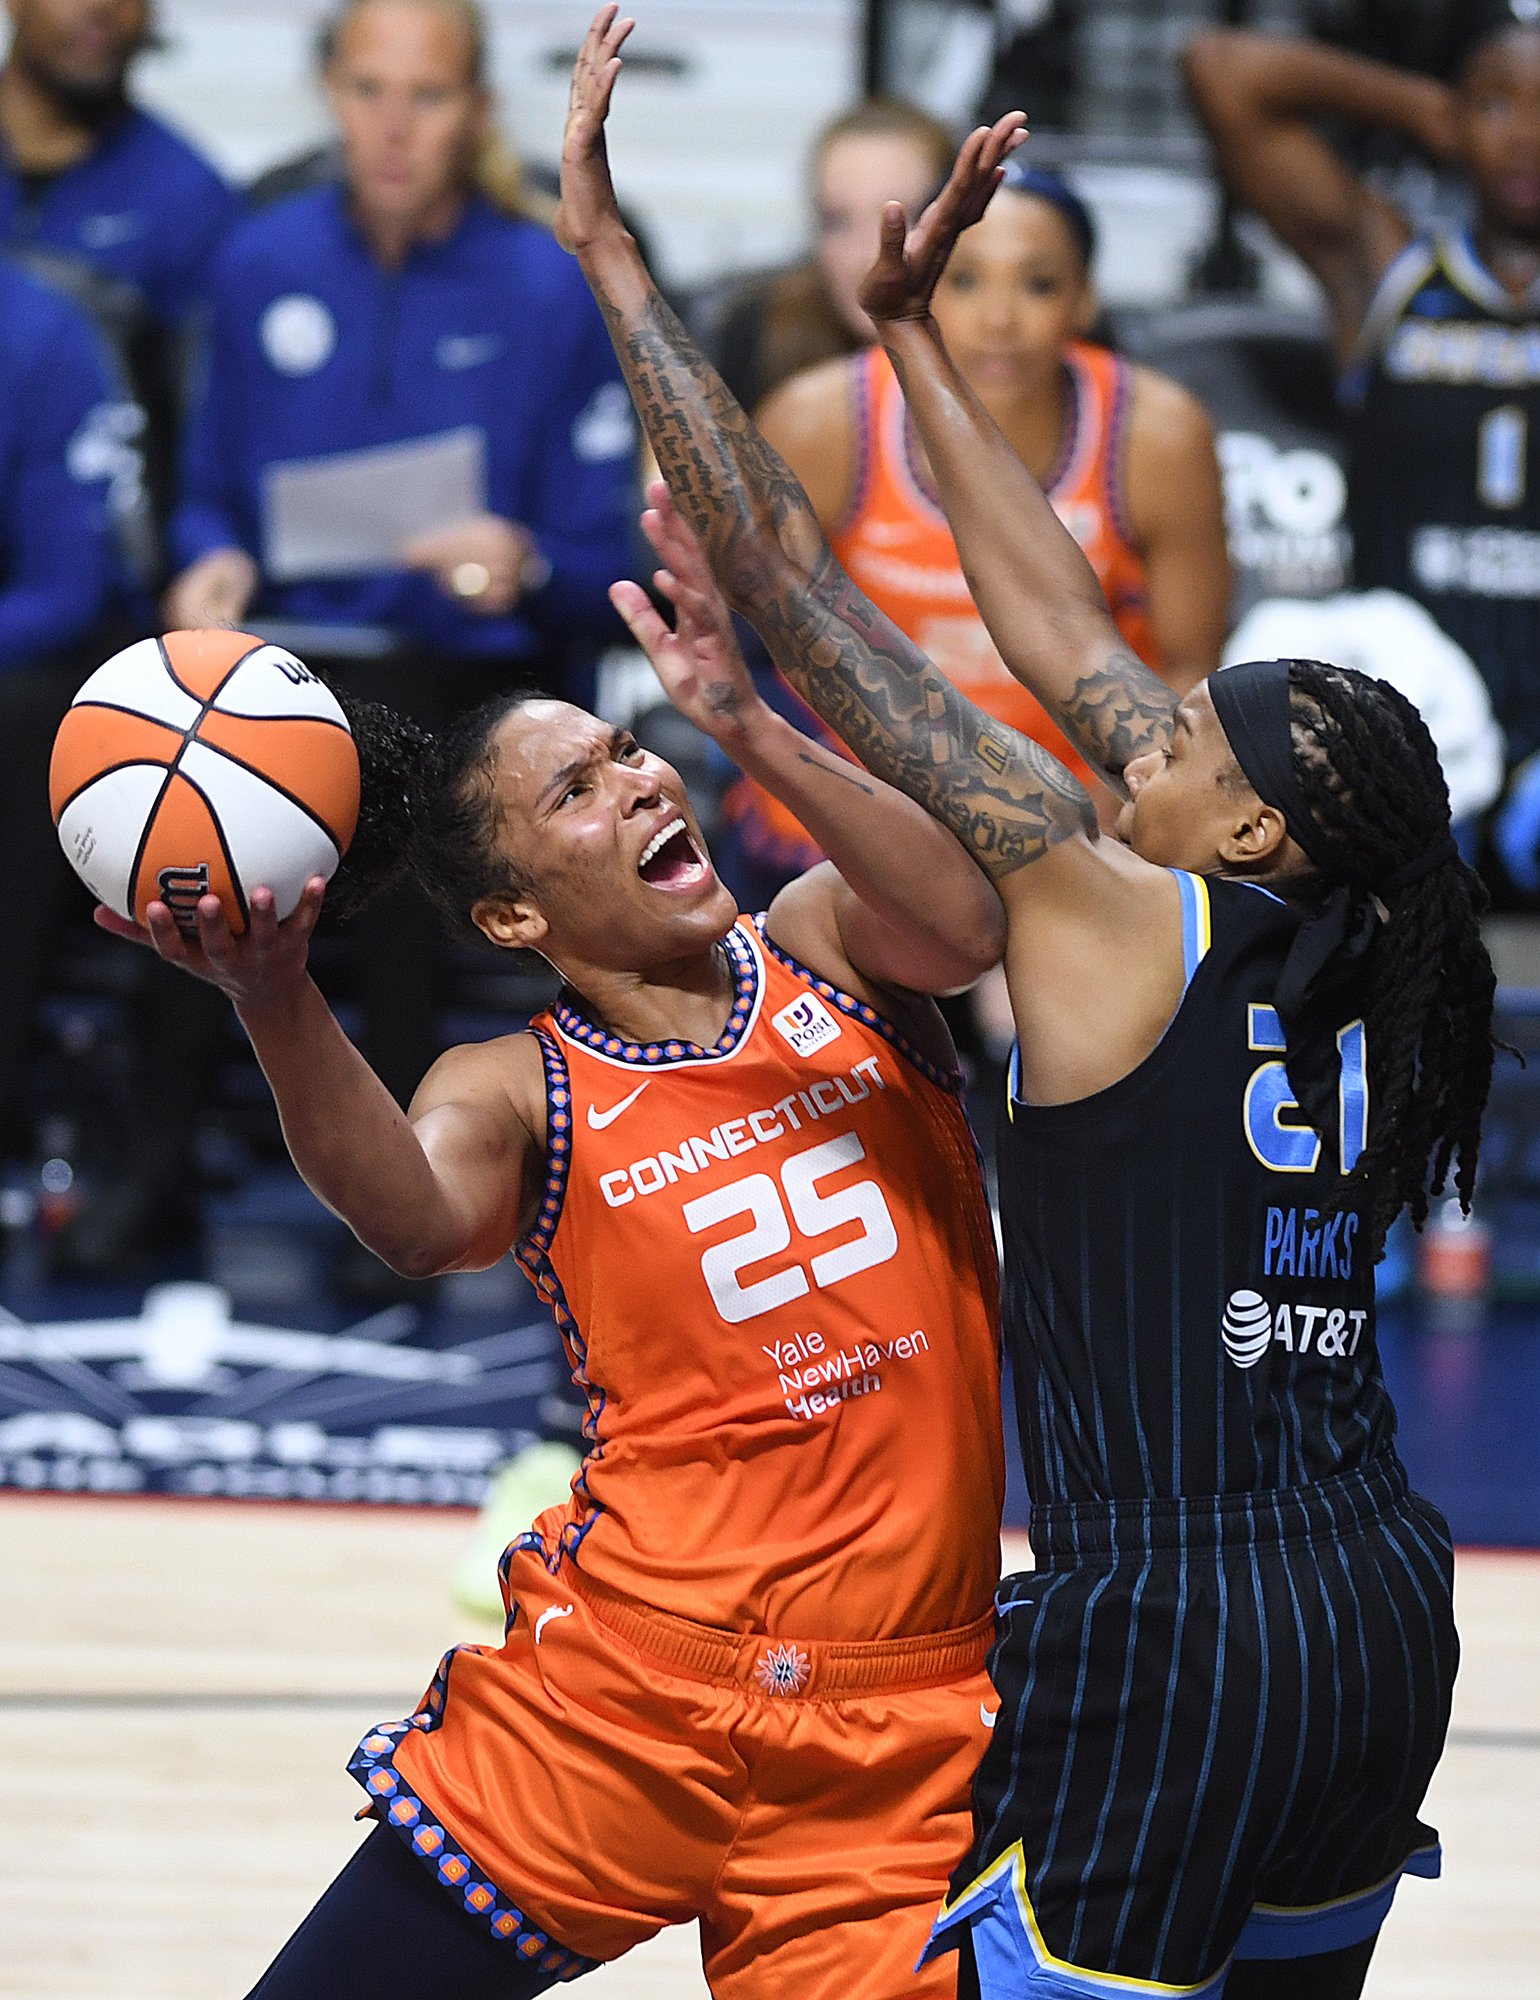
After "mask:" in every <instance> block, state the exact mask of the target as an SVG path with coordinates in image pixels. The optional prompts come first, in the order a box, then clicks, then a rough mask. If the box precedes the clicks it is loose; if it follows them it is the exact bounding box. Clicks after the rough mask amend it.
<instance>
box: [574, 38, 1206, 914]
mask: <svg viewBox="0 0 1540 2000" xmlns="http://www.w3.org/2000/svg"><path fill="white" fill-rule="evenodd" d="M616 13H617V10H616V9H615V8H614V7H613V6H607V7H604V8H602V9H601V10H600V12H599V14H598V16H597V17H596V18H595V21H594V25H593V27H592V28H591V29H590V31H589V34H588V38H587V40H586V42H585V44H584V47H583V50H582V52H581V54H580V56H579V58H578V63H577V67H576V70H575V72H574V77H573V97H572V108H571V112H570V114H569V117H568V124H567V136H566V141H565V144H564V147H563V152H562V210H561V218H560V222H559V228H560V230H561V233H562V235H563V238H564V240H565V241H566V242H567V243H568V245H569V246H570V247H571V248H572V249H573V250H575V251H576V253H577V255H578V257H579V259H580V260H581V262H582V265H583V270H584V274H585V276H586V277H587V279H588V282H589V284H590V286H591V287H592V289H593V292H594V296H595V297H596V298H597V299H598V301H599V305H600V308H601V309H602V311H603V313H604V316H605V319H606V321H607V322H608V324H609V328H610V336H611V339H612V340H613V341H614V343H615V348H616V351H617V353H618V354H619V356H620V360H621V365H622V367H623V368H624V370H625V374H626V380H627V383H628V385H629V387H630V389H631V394H632V400H633V401H634V402H635V404H636V407H637V410H638V412H639V414H640V415H641V418H642V422H643V425H644V427H645V429H646V432H647V437H648V441H649V442H650V443H651V445H652V447H653V451H654V453H655V454H656V456H657V460H658V465H659V469H660V470H661V471H662V473H663V476H664V478H665V479H666V480H667V482H668V486H669V489H670V491H671V492H672V494H673V496H674V499H675V501H676V502H677V504H678V507H679V510H680V512H681V513H682V514H683V516H684V518H685V519H686V520H687V521H688V523H689V524H690V526H691V528H692V529H693V530H694V531H695V533H696V534H697V535H699V536H700V538H701V541H702V542H703V544H704V545H705V547H706V550H707V553H708V555H709V557H710V560H711V565H712V569H713V571H714V572H715V574H716V576H717V578H718V580H719V582H720V583H721V585H722V587H723V589H724V591H725V593H726V595H727V597H728V599H729V601H730V602H731V603H732V604H733V606H734V608H735V609H736V610H739V611H741V612H742V613H743V615H744V616H745V617H747V618H748V619H749V620H750V621H751V622H752V623H753V624H754V625H755V626H756V627H757V628H758V629H759V631H760V633H761V634H762V636H763V637H764V639H765V642H766V644H767V645H768V646H769V648H770V652H771V655H772V657H773V658H774V660H775V663H776V665H777V666H778V667H779V668H780V670H781V672H782V673H783V674H784V675H785V676H786V678H787V680H788V681H790V682H791V684H792V686H793V687H794V688H796V690H797V692H798V693H799V694H800V695H801V696H802V697H803V699H804V700H805V701H806V702H807V703H808V705H809V706H810V707H811V708H812V709H813V710H814V711H815V712H816V713H817V714H818V715H820V716H822V718H823V719H824V721H825V722H827V723H828V724H829V725H830V727H831V728H832V729H834V730H835V731H836V732H837V733H838V734H839V735H840V736H841V737H842V738H843V740H844V741H845V742H846V743H848V744H849V745H850V747H851V749H852V750H854V751H855V752H856V754H857V756H858V757H860V759H861V761H862V762H863V763H864V764H865V765H866V766H867V768H868V769H869V770H871V771H873V772H875V773H876V775H877V776H878V777H880V778H883V779H885V780H886V781H887V782H888V783H890V784H892V785H895V786H896V787H897V788H898V789H899V790H900V791H902V792H906V793H907V794H908V796H909V797H910V798H912V799H914V800H916V801H917V802H918V803H919V804H921V805H923V806H924V807H925V808H926V810H927V811H928V812H930V813H931V814H932V815H933V816H934V817H935V818H937V819H939V820H940V821H941V822H942V824H943V825H945V826H947V827H949V828H950V829H951V830H952V832H953V833H954V834H956V835H957V836H958V838H959V839H960V840H961V841H962V843H963V845H964V847H966V848H967V850H968V852H969V853H970V854H971V855H973V857H974V858H975V860H976V861H978V863H979V864H980V866H982V867H983V869H984V870H985V872H986V873H987V874H988V875H990V877H991V878H992V879H993V880H995V881H996V882H997V883H998V882H1000V881H1002V880H1003V879H1004V878H1005V877H1007V876H1011V875H1014V874H1015V873H1016V872H1017V871H1018V870H1020V869H1021V868H1023V867H1024V866H1025V865H1026V864H1028V863H1029V862H1032V861H1035V860H1038V859H1039V858H1040V857H1042V856H1043V855H1044V854H1046V853H1048V852H1049V851H1050V850H1051V849H1053V848H1054V847H1056V846H1058V845H1059V844H1061V843H1064V842H1069V841H1073V840H1075V839H1076V838H1077V837H1079V838H1080V839H1082V840H1084V839H1092V838H1094V837H1095V832H1096V823H1095V814H1094V812H1093V810H1092V807H1091V803H1090V800H1089V799H1088V798H1087V796H1086V794H1085V791H1084V789H1083V788H1082V787H1081V786H1080V785H1079V784H1078V783H1077V782H1076V781H1075V779H1074V778H1072V777H1071V776H1070V775H1069V773H1068V772H1066V771H1065V770H1064V769H1063V767H1062V766H1061V765H1059V764H1058V763H1057V762H1055V760H1054V759H1053V758H1052V757H1051V756H1049V755H1048V753H1047V752H1046V751H1044V750H1042V749H1040V748H1039V747H1038V745H1036V744H1035V743H1032V742H1030V741H1029V740H1028V739H1027V738H1025V737H1022V736H1019V735H1017V734H1016V732H1015V731H1013V730H1010V729H1007V728H1006V727H1005V726H1004V725H1003V724H1001V723H998V722H996V721H994V720H993V719H992V718H991V717H989V716H987V715H984V714H983V713H982V712H981V711H980V710H978V709H976V708H974V707H973V706H972V704H971V703H969V702H968V701H966V700H965V699H964V698H963V696H962V695H961V694H959V693H958V691H957V689H956V688H955V687H953V685H952V683H951V682H950V681H948V680H947V679H946V678H945V676H944V675H942V674H941V673H939V672H938V671H937V669H936V668H935V667H934V666H933V665H932V664H931V662H930V661H929V660H928V659H927V658H926V657H925V655H924V654H923V653H922V652H921V651H920V650H919V648H918V647H916V646H915V645H913V644H912V643H911V642H910V641H909V640H908V639H906V638H905V637H904V635H903V634H902V633H901V632H900V631H899V630H898V628H897V627H896V626H895V625H893V624H892V623H891V621H890V620H888V619H886V618H884V617H883V616H882V614H881V613H880V612H878V611H877V610H876V609H875V607H874V606H873V605H872V604H871V603H870V602H869V601H868V600H867V599H866V598H865V597H864V596H863V595H862V594H861V592H860V591H859V590H857V589H856V587H855V585H854V584H853V583H851V581H850V579H849V578H848V577H847V576H846V575H845V573H844V571H843V570H842V569H841V568H840V567H839V565H838V563H837V562H836V561H835V560H834V556H833V553H832V551H831V550H830V548H829V545H828V542H827V541H826V539H825V537H824V533H823V530H822V528H821V527H820V526H819V523H818V520H817V517H816V515H815V514H814V512H813V509H812V507H811V505H810V504H809V502H808V498H807V495H806V494H805V493H804V492H803V490H802V488H801V486H799V485H798V483H797V481H796V479H795V478H794V477H793V476H792V474H791V472H790V471H789V470H788V469H787V467H786V465H785V464H784V463H783V462H782V460H781V459H780V458H779V457H777V455H776V454H775V453H774V452H773V451H772V450H771V449H770V447H769V446H768V445H767V444H766V443H765V440H764V439H763V438H762V437H761V436H760V434H759V432H758V431H757V430H756V429H755V428H754V425H753V424H752V423H751V422H750V420H749V419H748V418H747V417H746V416H745V415H744V413H743V411H742V410H741V409H740V408H739V406H738V405H737V403H736V402H734V400H733V398H732V396H731V395H730V394H729V393H728V390H727V388H726V385H725V384H724V383H723V382H722V379H721V377H720V376H719V375H718V374H717V373H716V371H715V370H714V369H713V368H712V367H711V366H710V364H709V363H708V362H707V361H706V359H705V357H704V356H703V355H702V354H701V352H700V350H699V349H698V348H697V347H696V345H695V343H694V342H693V341H692V340H691V338H690V336H689V334H688V333H687V332H686V331H685V329H684V327H683V326H682V325H681V324H680V322H679V320H678V319H677V317H676V316H675V315H674V314H673V312H671V311H670V309H669V308H668V306H667V305H666V304H665V303H664V301H663V299H662V298H661V296H660V295H659V293H658V290H657V288H656V286H655V285H654V284H653V281H652V278H651V276H650V275H649V273H648V271H647V267H646V265H645V264H644V263H643V261H642V258H641V255H640V252H639V251H638V249H637V246H636V243H635V241H634V240H633V239H632V237H631V236H630V234H629V232H628V231H627V230H626V228H625V225H624V223H623V222H622V220H621V217H620V212H619V209H618V207H617V206H616V203H615V195H614V189H613V187H612V186H611V183H610V175H609V167H608V162H607V160H606V157H605V148H604V118H605V113H606V111H607V109H608V105H609V98H610V93H611V91H612V89H613V87H614V81H615V77H616V75H617V74H618V72H619V68H620V59H619V50H620V47H621V45H622V44H623V43H624V41H625V39H626V36H627V34H628V33H629V32H630V28H631V23H630V22H629V21H623V20H617V18H616ZM1168 693H1169V691H1168Z"/></svg>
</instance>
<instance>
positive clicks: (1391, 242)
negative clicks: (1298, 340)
mask: <svg viewBox="0 0 1540 2000" xmlns="http://www.w3.org/2000/svg"><path fill="white" fill-rule="evenodd" d="M1186 67H1187V82H1188V86H1189V88H1190V89H1191V91H1192V97H1193V103H1194V104H1195V105H1196V107H1197V111H1198V116H1199V117H1200V118H1201V119H1202V120H1203V123H1204V124H1205V126H1206V127H1207V128H1208V134H1209V137H1210V139H1211V140H1212V141H1213V143H1214V151H1215V153H1216V154H1217V156H1218V160H1219V170H1220V172H1221V173H1222V174H1223V176H1224V178H1225V181H1226V183H1227V185H1228V186H1229V187H1230V189H1231V190H1232V192H1233V193H1234V194H1235V195H1236V196H1238V198H1239V199H1240V200H1241V201H1243V202H1245V204H1246V205H1247V207H1248V208H1253V209H1255V210H1256V212H1257V214H1258V215H1260V216H1261V218H1262V220H1263V221H1264V222H1266V223H1267V224H1268V226H1269V227H1270V228H1271V229H1273V230H1274V231H1275V232H1276V233H1277V235H1278V236H1279V237H1281V238H1282V240H1283V241H1284V242H1285V243H1286V244H1287V245H1288V246H1289V248H1290V249H1291V250H1292V251H1293V252H1294V253H1295V255H1296V256H1297V257H1299V258H1300V259H1301V260H1302V261H1303V262H1304V263H1305V264H1307V265H1308V266H1309V268H1310V269H1311V270H1312V271H1313V272H1314V273H1315V275H1316V276H1317V277H1318V278H1319V279H1320V281H1321V283H1322V285H1323V286H1324V287H1325V289H1326V294H1327V298H1328V300H1329V302H1330V305H1331V311H1332V319H1333V323H1334V328H1335V333H1336V340H1337V349H1338V353H1339V355H1340V356H1341V357H1342V358H1343V359H1346V357H1347V355H1348V354H1349V353H1350V351H1351V349H1352V346H1353V343H1354V342H1355V341H1356V339H1357V337H1358V333H1359V329H1360V328H1361V326H1362V325H1363V319H1364V314H1365V313H1366V312H1367V310H1368V307H1369V301H1370V299H1371V298H1372V296H1373V293H1374V287H1375V286H1376V284H1377V283H1378V282H1379V280H1380V278H1381V276H1382V275H1383V273H1384V271H1385V269H1386V267H1387V265H1389V263H1390V262H1391V260H1392V258H1394V257H1395V256H1396V254H1397V253H1398V251H1400V250H1401V249H1402V248H1403V246H1404V245H1405V244H1406V242H1407V239H1408V237H1409V235H1410V233H1411V232H1410V231H1409V229H1408V228H1407V225H1406V222H1405V220H1404V219H1403V218H1402V216H1401V215H1400V214H1399V213H1398V212H1397V210H1396V209H1395V208H1393V207H1392V206H1391V204H1390V203H1389V202H1388V201H1385V200H1384V199H1383V198H1382V197H1381V196H1379V195H1377V194H1375V193H1374V191H1373V190H1372V189H1371V188H1369V187H1367V186H1366V185H1365V184H1364V183H1363V182H1362V181H1361V180H1359V179H1358V178H1357V177H1356V176H1355V175H1354V174H1352V173H1351V172H1350V171H1349V170H1348V168H1347V167H1346V166H1345V165H1344V164H1343V162H1342V160H1341V159H1340V158H1339V157H1338V155H1337V153H1336V152H1335V151H1334V149H1333V148H1332V146H1331V144H1330V143H1329V142H1328V141H1327V140H1326V139H1324V138H1323V137H1322V136H1321V134H1320V132H1319V131H1317V129H1316V125H1317V122H1318V121H1319V120H1321V119H1323V118H1336V119H1342V120H1346V121H1349V122H1351V123H1354V124H1360V125H1373V126H1379V127H1382V128H1385V129H1388V130H1391V131H1397V132H1402V133H1404V134H1405V135H1406V137H1407V138H1409V139H1411V140H1412V142H1413V143H1414V144H1415V145H1418V146H1420V147H1422V149H1423V150H1424V151H1425V152H1427V153H1429V154H1431V155H1433V156H1434V157H1435V158H1440V157H1442V156H1443V155H1444V154H1445V153H1447V151H1448V150H1449V147H1450V144H1451V140H1452V123H1451V121H1452V103H1451V97H1450V92H1449V90H1448V87H1447V86H1446V85H1444V84H1442V83H1438V82H1435V81H1434V80H1433V79H1432V78H1431V77H1423V76H1415V75H1413V74H1412V73H1411V72H1410V71H1409V70H1400V69H1393V68H1391V67H1390V66H1389V65H1388V64H1386V63H1378V62H1370V61H1368V60H1367V59H1365V58H1364V57H1362V56H1355V55H1350V54H1349V53H1348V52H1347V51H1345V50H1343V49H1334V48H1331V47H1329V46H1328V45H1327V44H1325V43H1323V42H1313V41H1308V40H1304V39H1301V38H1299V37H1295V36H1290V37H1287V38H1285V37H1283V36H1272V35H1256V34H1248V33H1245V32H1243V31H1241V30H1238V29H1217V28H1216V29H1211V30H1209V31H1208V32H1206V33H1204V34H1201V35H1198V36H1196V37H1195V38H1194V39H1193V41H1192V42H1191V43H1190V44H1189V45H1188V49H1187V59H1186Z"/></svg>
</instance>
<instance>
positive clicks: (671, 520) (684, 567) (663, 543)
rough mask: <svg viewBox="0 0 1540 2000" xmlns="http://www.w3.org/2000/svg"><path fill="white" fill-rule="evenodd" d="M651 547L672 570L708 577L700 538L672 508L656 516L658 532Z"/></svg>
mask: <svg viewBox="0 0 1540 2000" xmlns="http://www.w3.org/2000/svg"><path fill="white" fill-rule="evenodd" d="M652 545H653V547H654V548H655V549H656V550H657V552H658V554H659V555H660V556H661V557H662V559H663V561H664V562H665V563H666V564H667V566H668V567H669V568H670V569H672V570H675V571H677V572H679V573H682V574H686V575H693V576H709V575H710V573H711V572H710V566H709V565H708V563H707V560H706V551H705V550H704V549H703V548H702V547H701V543H700V537H699V536H698V535H697V534H696V532H695V530H694V529H693V528H692V527H691V526H690V524H689V522H688V521H687V520H685V518H684V516H683V515H682V514H680V513H679V512H677V511H676V510H675V509H674V508H672V507H671V508H670V509H669V510H668V512H667V513H666V514H665V513H660V514H659V515H658V532H657V536H656V538H655V539H654V540H653V544H652Z"/></svg>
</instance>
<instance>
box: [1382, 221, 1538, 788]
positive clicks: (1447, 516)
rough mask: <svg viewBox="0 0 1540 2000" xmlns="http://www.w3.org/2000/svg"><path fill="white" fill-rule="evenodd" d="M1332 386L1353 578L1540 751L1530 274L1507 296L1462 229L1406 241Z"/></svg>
mask: <svg viewBox="0 0 1540 2000" xmlns="http://www.w3.org/2000/svg"><path fill="white" fill-rule="evenodd" d="M1343 393H1344V398H1345V400H1346V401H1347V402H1348V404H1349V405H1350V407H1351V408H1352V409H1353V410H1354V415H1353V418H1352V426H1351V429H1352V448H1351V453H1350V461H1349V468H1348V518H1349V523H1350V525H1351V527H1352V531H1353V574H1354V580H1355V582H1356V583H1357V585H1358V588H1359V589H1360V590H1369V589H1374V588H1378V587H1381V586H1383V587H1385V588H1388V589H1391V590H1399V591H1404V592H1405V593H1406V595H1407V596H1409V597H1414V598H1416V599H1417V601H1418V602H1419V603H1420V604H1423V605H1425V606H1426V608H1427V610H1428V611H1429V612H1430V613H1431V615H1432V616H1433V617H1434V618H1435V619H1436V620H1437V621H1438V623H1439V624H1440V625H1441V626H1442V627H1443V628H1444V630H1445V631H1446V632H1448V633H1449V635H1450V636H1451V638H1454V639H1456V640H1458V641H1459V643H1460V644H1461V645H1462V646H1463V647H1464V648H1465V650H1466V651H1467V652H1468V653H1469V654H1470V656H1471V658H1472V659H1473V660H1474V661H1475V662H1476V665H1477V666H1478V667H1479V668H1480V670H1481V674H1482V677H1483V678H1484V680H1485V681H1486V683H1487V686H1488V688H1489V689H1490V690H1491V694H1492V702H1493V706H1494V707H1495V709H1496V710H1497V716H1498V720H1499V721H1500V722H1501V723H1502V725H1503V728H1504V729H1505V730H1506V731H1507V732H1508V751H1509V758H1510V761H1512V762H1517V761H1518V760H1519V759H1520V758H1522V757H1527V756H1528V755H1529V754H1530V752H1531V751H1532V750H1534V749H1536V748H1540V698H1537V697H1540V461H1537V459H1536V457H1535V454H1536V452H1537V450H1540V287H1536V288H1535V289H1534V290H1532V291H1531V292H1530V294H1529V295H1528V296H1527V297H1526V298H1524V299H1519V300H1515V299H1514V298H1513V297H1512V295H1511V294H1510V293H1509V292H1508V291H1507V290H1506V289H1505V288H1504V287H1503V286H1502V285H1500V284H1499V283H1498V282H1497V280H1496V279H1495V278H1493V277H1492V276H1491V274H1490V273H1489V272H1488V271H1487V270H1486V269H1485V268H1484V266H1483V265H1482V264H1481V262H1480V260H1479V258H1478V257H1477V255H1476V252H1475V249H1474V248H1473V246H1472V244H1471V242H1470V239H1469V237H1468V236H1458V237H1449V238H1446V239H1442V240H1440V241H1439V242H1438V243H1436V244H1427V243H1414V244H1412V245H1411V246H1410V247H1409V248H1408V249H1407V250H1405V251H1404V252H1403V253H1402V255H1401V256H1400V257H1398V258H1397V260H1396V261H1395V263H1394V264H1392V266H1391V267H1390V269H1389V270H1388V271H1387V272H1386V274H1385V276H1384V278H1383V280H1382V281H1381V284H1380V287H1379V290H1378V292H1377V294H1376V296H1375V301H1374V304H1373V305H1372V307H1371V308H1370V311H1369V315H1368V319H1367V321H1366V323H1365V327H1364V333H1363V337H1362V342H1361V347H1360V354H1359V358H1358V359H1357V360H1356V361H1355V363H1354V364H1353V366H1352V367H1351V368H1350V369H1349V371H1348V374H1347V376H1346V378H1345V379H1344V384H1343Z"/></svg>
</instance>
